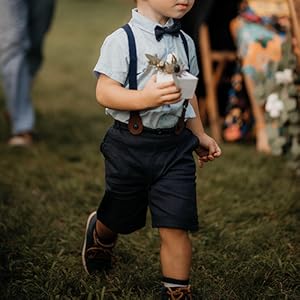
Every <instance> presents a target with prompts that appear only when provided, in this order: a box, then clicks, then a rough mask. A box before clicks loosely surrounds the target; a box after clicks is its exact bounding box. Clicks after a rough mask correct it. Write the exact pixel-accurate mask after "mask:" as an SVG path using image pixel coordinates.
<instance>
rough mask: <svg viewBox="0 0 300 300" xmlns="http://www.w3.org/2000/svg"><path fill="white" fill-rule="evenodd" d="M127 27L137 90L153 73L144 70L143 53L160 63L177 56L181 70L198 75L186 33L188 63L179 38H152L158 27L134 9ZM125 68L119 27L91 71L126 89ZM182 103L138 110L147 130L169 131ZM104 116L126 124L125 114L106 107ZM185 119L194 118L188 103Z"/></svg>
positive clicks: (124, 39)
mask: <svg viewBox="0 0 300 300" xmlns="http://www.w3.org/2000/svg"><path fill="white" fill-rule="evenodd" d="M173 22H174V21H173V20H172V19H169V20H168V22H167V23H166V25H165V26H170V25H172V24H173ZM129 25H130V26H131V28H132V31H133V34H134V37H135V41H136V48H137V60H138V63H137V69H138V70H137V84H138V89H139V90H141V89H143V88H144V86H145V84H146V83H147V81H148V80H149V79H150V77H151V76H152V75H153V74H155V73H156V70H155V69H154V68H148V69H147V66H148V59H147V58H146V56H145V54H146V53H147V54H151V55H157V56H158V57H159V58H160V59H162V60H166V58H167V55H168V54H169V53H175V55H176V57H177V58H179V61H180V62H181V63H182V64H183V65H184V69H188V65H190V69H189V72H190V73H191V74H193V75H195V76H197V75H198V71H199V70H198V64H197V58H196V51H195V45H194V42H193V40H192V39H191V38H190V37H189V36H188V35H187V34H185V37H186V39H187V42H188V48H189V58H190V62H189V64H188V61H187V57H186V53H185V50H184V46H183V42H182V39H181V37H180V36H179V37H174V36H171V35H167V34H166V35H164V36H163V38H162V39H161V41H160V42H158V41H157V40H156V38H155V34H154V28H155V26H157V25H159V26H161V25H160V24H158V23H155V22H153V21H152V20H149V19H148V18H146V17H144V16H143V15H141V14H139V13H138V12H137V9H133V10H132V18H131V20H130V21H129ZM128 67H129V48H128V38H127V34H126V32H125V31H124V30H123V29H122V28H119V29H118V30H116V31H115V32H113V33H112V34H111V35H109V36H108V37H107V38H106V39H105V41H104V43H103V45H102V47H101V51H100V57H99V59H98V62H97V64H96V66H95V68H94V72H95V74H96V76H97V77H98V76H99V75H100V74H105V75H106V76H108V77H110V78H111V79H113V80H115V81H117V82H119V83H121V84H122V85H123V86H125V87H126V88H128ZM120 100H122V99H120ZM141 101H143V99H141ZM183 101H184V99H183V100H182V101H180V102H178V103H175V104H171V105H163V106H160V107H157V108H155V109H148V110H142V111H140V116H141V117H142V121H143V125H144V126H146V127H150V128H171V127H173V126H175V125H176V123H177V121H178V118H179V117H180V115H181V112H182V107H183ZM106 113H107V114H109V115H111V116H112V117H113V118H114V119H115V120H118V121H121V122H124V123H128V120H129V112H128V111H120V110H114V109H109V108H106ZM185 116H186V118H187V119H188V118H194V117H195V112H194V110H193V107H192V105H191V104H190V103H189V105H188V107H187V111H186V115H185Z"/></svg>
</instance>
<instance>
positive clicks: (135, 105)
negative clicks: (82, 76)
mask: <svg viewBox="0 0 300 300" xmlns="http://www.w3.org/2000/svg"><path fill="white" fill-rule="evenodd" d="M96 99H97V101H98V102H99V103H100V104H101V105H103V106H104V107H107V108H111V109H117V110H128V111H131V110H143V109H150V108H154V107H158V106H161V105H163V104H172V103H176V102H178V101H180V100H181V94H180V90H179V89H178V88H177V87H176V85H175V83H174V82H173V81H171V82H164V83H157V82H156V76H155V75H154V76H152V77H151V79H150V80H149V81H148V82H147V84H146V85H145V87H144V89H143V90H129V89H127V88H124V87H123V86H122V85H121V84H120V83H119V82H117V81H115V80H113V79H111V78H110V77H108V76H106V75H104V74H101V75H100V76H99V78H98V81H97V86H96Z"/></svg>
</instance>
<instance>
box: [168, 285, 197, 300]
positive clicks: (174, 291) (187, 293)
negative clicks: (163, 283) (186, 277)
mask: <svg viewBox="0 0 300 300" xmlns="http://www.w3.org/2000/svg"><path fill="white" fill-rule="evenodd" d="M167 294H168V295H169V296H170V300H192V293H191V287H190V286H187V287H178V288H167Z"/></svg>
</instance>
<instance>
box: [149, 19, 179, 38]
mask: <svg viewBox="0 0 300 300" xmlns="http://www.w3.org/2000/svg"><path fill="white" fill-rule="evenodd" d="M180 29H181V25H180V23H179V22H174V24H173V25H172V26H170V27H160V26H158V25H157V26H156V27H155V28H154V33H155V37H156V39H157V41H158V42H159V41H160V40H161V39H162V37H163V35H164V34H170V35H174V36H178V35H179V32H180Z"/></svg>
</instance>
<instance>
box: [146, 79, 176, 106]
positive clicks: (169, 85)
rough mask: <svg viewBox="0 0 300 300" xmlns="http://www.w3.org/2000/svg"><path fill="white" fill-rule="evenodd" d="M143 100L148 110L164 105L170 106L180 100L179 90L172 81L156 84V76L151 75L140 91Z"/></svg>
mask: <svg viewBox="0 0 300 300" xmlns="http://www.w3.org/2000/svg"><path fill="white" fill-rule="evenodd" d="M142 93H143V100H144V101H145V102H146V105H147V106H148V107H149V108H154V107H158V106H161V105H164V104H172V103H176V102H179V101H180V100H181V92H180V89H179V88H178V87H177V86H176V84H175V82H174V81H170V82H162V83H158V82H156V75H153V76H152V77H151V78H150V79H149V81H148V82H147V83H146V85H145V87H144V89H143V90H142Z"/></svg>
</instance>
